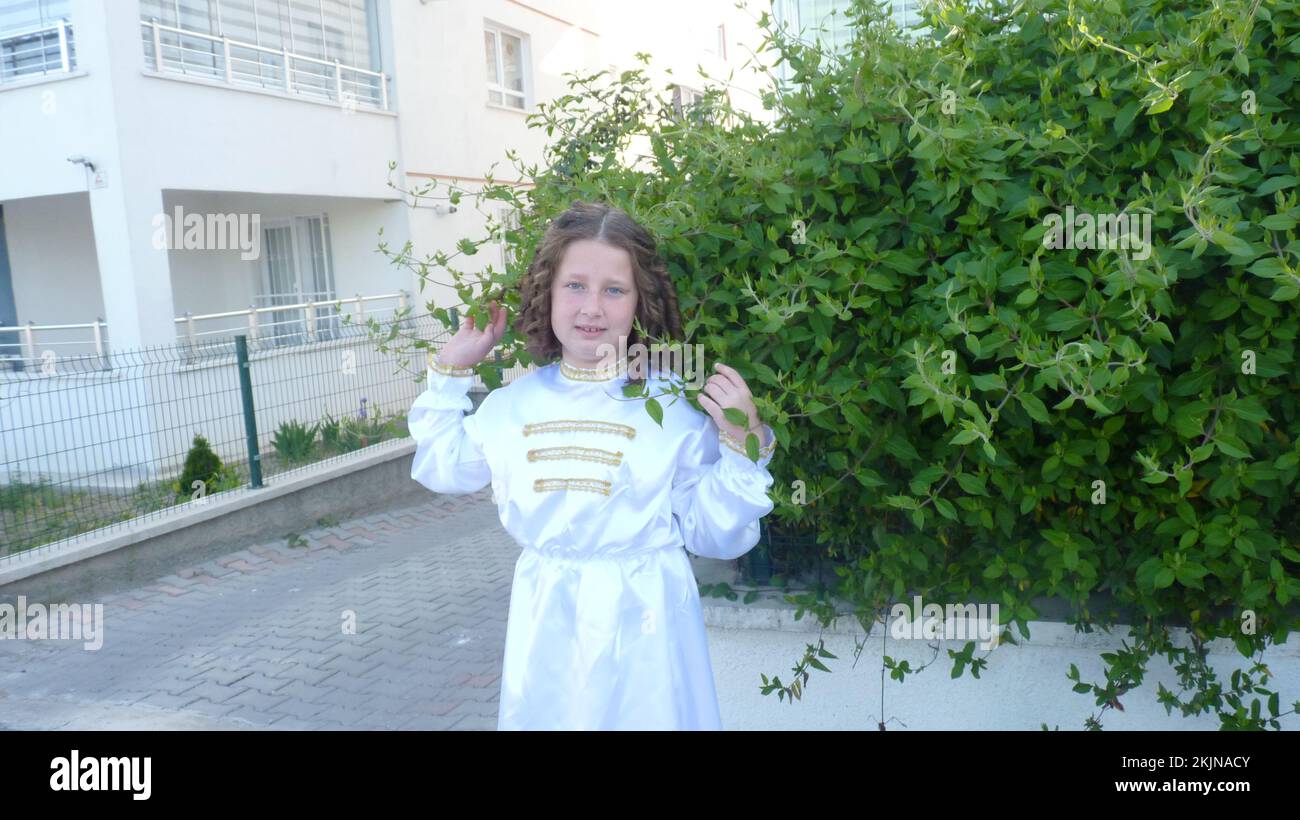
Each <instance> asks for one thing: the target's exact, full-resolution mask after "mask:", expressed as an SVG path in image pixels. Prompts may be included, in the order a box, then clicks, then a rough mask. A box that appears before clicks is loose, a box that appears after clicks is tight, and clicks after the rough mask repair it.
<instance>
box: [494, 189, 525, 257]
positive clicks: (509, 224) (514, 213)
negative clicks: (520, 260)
mask: <svg viewBox="0 0 1300 820" xmlns="http://www.w3.org/2000/svg"><path fill="white" fill-rule="evenodd" d="M496 210H497V213H496V217H497V224H498V225H499V226H500V231H501V241H500V242H499V243H498V244H499V246H500V248H501V270H503V271H508V270H510V265H511V263H513V262H514V254H512V253H511V252H510V243H509V242H507V241H506V231H507V230H511V231H517V230H519V226H520V222H519V209H518V208H512V207H510V206H509V205H504V206H500V207H498V208H497V209H496Z"/></svg>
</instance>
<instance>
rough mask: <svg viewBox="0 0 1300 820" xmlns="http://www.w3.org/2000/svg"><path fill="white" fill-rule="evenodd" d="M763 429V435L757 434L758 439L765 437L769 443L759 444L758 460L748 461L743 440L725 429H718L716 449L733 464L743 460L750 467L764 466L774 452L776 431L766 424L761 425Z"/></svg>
mask: <svg viewBox="0 0 1300 820" xmlns="http://www.w3.org/2000/svg"><path fill="white" fill-rule="evenodd" d="M763 431H764V435H760V436H759V441H762V440H763V439H765V438H766V439H769V443H768V445H767V446H766V447H763V446H760V447H759V448H758V461H757V462H754V461H750V459H749V454H748V453H746V452H745V442H744V441H743V440H740V439H737V438H736V437H735V436H733V435H731V434H730V433H728V432H726V431H725V430H719V431H718V449H719V451H720V452H721V454H722V458H724V459H728V460H730V461H732V463H733V464H734V463H737V462H738V461H743V462H744V463H745V464H748V465H750V466H751V467H754V466H758V467H766V466H767V464H768V462H770V461H771V460H772V454H773V453H775V452H776V433H775V432H774V431H773V430H772V428H771V427H770V426H769V425H766V424H765V425H763Z"/></svg>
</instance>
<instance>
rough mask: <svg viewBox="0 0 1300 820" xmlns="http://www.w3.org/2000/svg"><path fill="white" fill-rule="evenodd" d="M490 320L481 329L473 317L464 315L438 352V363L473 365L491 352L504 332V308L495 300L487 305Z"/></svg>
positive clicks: (447, 365)
mask: <svg viewBox="0 0 1300 820" xmlns="http://www.w3.org/2000/svg"><path fill="white" fill-rule="evenodd" d="M488 312H489V314H490V321H489V324H488V325H487V327H485V328H484V329H482V330H479V329H478V328H476V327H474V317H473V316H466V317H465V318H464V320H462V321H461V323H460V328H459V329H458V330H457V331H456V335H454V336H452V337H451V338H450V339H448V340H447V343H446V344H444V345H443V346H442V350H440V351H439V352H438V363H439V364H442V365H444V366H446V367H473V366H474V365H476V364H478V363H479V362H481V361H483V359H484V358H486V357H487V354H489V353H491V352H492V348H494V347H496V346H497V343H498V342H500V341H501V337H502V336H504V335H505V332H506V309H505V308H504V307H502V306H501V305H499V304H498V303H496V302H492V303H491V304H490V305H489V306H488Z"/></svg>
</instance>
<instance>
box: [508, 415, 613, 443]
mask: <svg viewBox="0 0 1300 820" xmlns="http://www.w3.org/2000/svg"><path fill="white" fill-rule="evenodd" d="M566 431H575V432H584V433H610V434H612V435H616V436H626V437H627V438H630V439H631V438H636V428H635V427H629V426H628V425H626V424H619V423H618V422H614V421H600V420H598V419H555V420H554V421H538V422H534V423H532V424H525V425H524V435H525V436H531V435H533V434H534V433H562V432H566Z"/></svg>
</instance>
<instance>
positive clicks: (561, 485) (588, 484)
mask: <svg viewBox="0 0 1300 820" xmlns="http://www.w3.org/2000/svg"><path fill="white" fill-rule="evenodd" d="M612 486H613V485H612V484H610V482H608V481H602V480H601V479H599V478H539V479H537V480H536V481H534V482H533V490H534V491H535V492H539V493H541V492H548V491H550V490H586V491H587V492H593V493H604V494H605V495H609V488H610V487H612Z"/></svg>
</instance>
